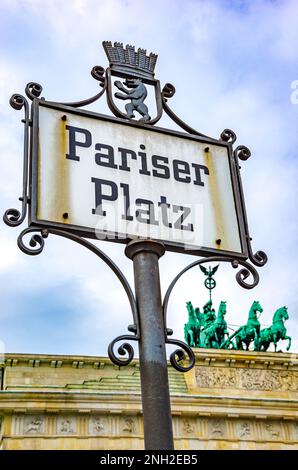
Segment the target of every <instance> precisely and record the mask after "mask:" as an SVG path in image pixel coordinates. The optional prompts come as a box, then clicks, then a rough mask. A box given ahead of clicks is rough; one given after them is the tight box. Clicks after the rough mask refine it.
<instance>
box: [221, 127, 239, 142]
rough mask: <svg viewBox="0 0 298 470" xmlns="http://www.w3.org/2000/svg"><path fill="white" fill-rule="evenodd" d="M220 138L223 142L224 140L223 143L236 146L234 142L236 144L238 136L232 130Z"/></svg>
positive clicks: (226, 131) (223, 132)
mask: <svg viewBox="0 0 298 470" xmlns="http://www.w3.org/2000/svg"><path fill="white" fill-rule="evenodd" d="M220 138H221V140H223V142H229V143H231V144H234V142H236V139H237V136H236V134H235V132H234V131H232V130H231V129H225V130H224V131H222V133H221V134H220Z"/></svg>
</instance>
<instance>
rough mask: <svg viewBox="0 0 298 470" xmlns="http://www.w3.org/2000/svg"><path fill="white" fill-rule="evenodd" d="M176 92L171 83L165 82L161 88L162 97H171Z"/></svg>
mask: <svg viewBox="0 0 298 470" xmlns="http://www.w3.org/2000/svg"><path fill="white" fill-rule="evenodd" d="M175 93H176V88H175V87H174V85H172V83H166V84H165V86H164V87H163V89H162V92H161V94H162V97H163V98H164V99H165V101H166V100H167V98H172V97H173V96H174V95H175Z"/></svg>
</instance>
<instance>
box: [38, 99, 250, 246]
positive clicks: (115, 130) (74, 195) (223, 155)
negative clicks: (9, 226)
mask: <svg viewBox="0 0 298 470" xmlns="http://www.w3.org/2000/svg"><path fill="white" fill-rule="evenodd" d="M35 133H36V134H35V135H36V146H35V151H33V167H34V175H35V176H34V178H33V201H34V202H33V211H32V221H33V223H38V224H43V223H46V224H48V225H53V226H63V228H64V229H68V230H75V231H78V232H80V233H82V234H83V235H85V236H88V237H97V238H99V239H110V240H114V241H115V240H117V241H124V242H125V241H127V239H133V238H137V237H141V238H153V239H157V240H161V241H163V242H164V243H165V244H166V246H167V248H168V249H174V250H178V251H183V250H186V251H190V252H192V251H193V252H196V251H197V252H200V253H212V252H219V251H220V252H222V253H229V252H233V253H238V254H239V253H240V254H241V253H242V248H241V237H240V229H239V207H238V208H237V204H236V200H235V195H234V193H235V188H234V186H235V184H236V182H235V176H233V174H232V171H233V168H232V163H231V160H230V157H229V148H228V145H227V144H225V143H220V142H218V143H213V142H212V141H211V142H210V141H208V140H207V139H206V141H205V142H204V140H203V139H199V138H196V136H189V135H187V134H185V135H184V134H179V133H176V132H173V131H168V130H166V129H154V128H153V127H152V128H150V127H149V126H147V127H146V128H145V127H142V126H137V125H133V124H129V123H125V122H119V121H118V122H117V120H116V119H113V118H107V117H104V116H100V115H96V114H94V115H92V113H88V112H80V113H79V112H75V111H73V110H70V109H69V108H62V107H60V108H59V106H56V107H55V106H50V105H47V104H46V103H45V104H42V103H40V104H39V105H38V119H37V121H36V123H35Z"/></svg>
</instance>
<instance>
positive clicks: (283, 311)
mask: <svg viewBox="0 0 298 470" xmlns="http://www.w3.org/2000/svg"><path fill="white" fill-rule="evenodd" d="M288 318H289V315H288V308H287V307H281V308H279V309H278V310H276V312H275V313H274V315H273V319H272V325H271V326H270V327H269V328H264V329H263V330H261V331H260V335H259V337H258V339H256V340H255V343H254V344H255V351H267V349H268V348H269V346H270V344H271V343H273V344H274V351H275V352H276V347H277V343H278V341H279V340H281V339H287V340H288V341H289V342H288V346H287V351H289V349H290V347H291V341H292V338H291V337H290V336H287V330H286V327H285V326H284V320H288Z"/></svg>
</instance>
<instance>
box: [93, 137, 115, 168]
mask: <svg viewBox="0 0 298 470" xmlns="http://www.w3.org/2000/svg"><path fill="white" fill-rule="evenodd" d="M95 150H107V153H101V152H97V153H96V154H95V163H97V165H101V166H107V167H109V168H117V165H116V164H115V157H114V149H113V147H112V146H111V145H105V144H99V143H98V144H96V145H95Z"/></svg>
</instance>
